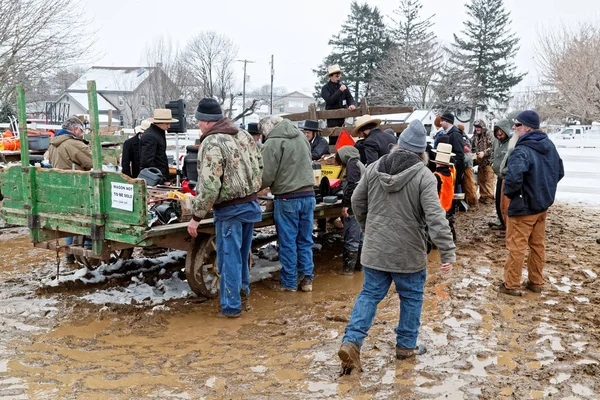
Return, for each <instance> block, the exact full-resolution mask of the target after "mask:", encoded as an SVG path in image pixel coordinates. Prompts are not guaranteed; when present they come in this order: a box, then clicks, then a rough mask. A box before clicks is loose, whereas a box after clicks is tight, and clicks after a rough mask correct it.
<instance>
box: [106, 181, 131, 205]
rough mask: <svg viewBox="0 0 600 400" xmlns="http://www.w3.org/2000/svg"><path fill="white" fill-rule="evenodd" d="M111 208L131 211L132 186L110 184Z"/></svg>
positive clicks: (127, 184)
mask: <svg viewBox="0 0 600 400" xmlns="http://www.w3.org/2000/svg"><path fill="white" fill-rule="evenodd" d="M110 184H111V188H112V190H111V197H112V208H118V209H120V210H125V211H133V185H131V184H129V183H117V182H111V183H110Z"/></svg>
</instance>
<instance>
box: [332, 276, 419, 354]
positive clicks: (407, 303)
mask: <svg viewBox="0 0 600 400" xmlns="http://www.w3.org/2000/svg"><path fill="white" fill-rule="evenodd" d="M363 271H364V274H365V280H364V282H363V288H362V291H361V292H360V294H359V295H358V298H357V299H356V303H354V308H353V309H352V315H351V316H350V322H349V323H348V326H346V330H345V334H344V339H342V342H343V343H346V342H352V343H356V344H357V345H358V346H359V347H360V346H362V343H363V341H364V339H365V337H366V336H367V333H368V332H369V329H370V328H371V325H373V320H374V319H375V313H376V312H377V305H378V304H379V302H381V300H383V299H384V298H385V296H386V294H387V292H388V290H389V288H390V285H391V284H392V281H394V284H395V286H396V292H398V295H399V296H400V321H399V322H398V327H397V328H396V347H399V348H402V349H414V348H415V347H417V336H419V326H420V325H421V308H422V306H423V289H424V288H425V278H426V277H427V272H426V270H425V269H423V270H422V271H419V272H415V273H412V274H398V273H391V272H384V271H378V270H376V269H372V268H368V267H363Z"/></svg>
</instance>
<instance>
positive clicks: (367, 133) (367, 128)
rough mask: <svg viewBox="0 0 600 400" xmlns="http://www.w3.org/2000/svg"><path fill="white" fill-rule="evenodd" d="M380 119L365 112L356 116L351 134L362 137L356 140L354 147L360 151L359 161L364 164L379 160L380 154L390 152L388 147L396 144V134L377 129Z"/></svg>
mask: <svg viewBox="0 0 600 400" xmlns="http://www.w3.org/2000/svg"><path fill="white" fill-rule="evenodd" d="M380 123H381V120H380V119H377V118H372V117H371V116H370V115H368V114H365V115H363V116H362V117H360V118H358V119H357V120H356V123H355V127H354V129H353V130H352V136H357V135H358V136H359V137H361V138H362V137H364V139H363V140H359V141H358V142H356V145H355V146H354V147H356V148H357V149H358V152H359V153H360V161H361V162H362V163H363V164H364V165H369V164H372V163H374V162H375V161H377V160H379V159H380V158H381V157H382V156H384V155H386V154H388V153H389V152H390V148H391V147H392V146H393V145H395V144H396V136H394V135H392V134H390V133H388V132H385V131H382V130H381V129H379V128H378V127H379V124H380Z"/></svg>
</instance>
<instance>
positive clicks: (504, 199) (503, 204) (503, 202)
mask: <svg viewBox="0 0 600 400" xmlns="http://www.w3.org/2000/svg"><path fill="white" fill-rule="evenodd" d="M500 192H501V193H502V196H501V197H500V212H501V213H502V221H504V225H505V226H506V224H507V221H508V206H509V205H510V199H509V198H508V196H506V195H505V194H504V179H503V180H502V188H501V189H500Z"/></svg>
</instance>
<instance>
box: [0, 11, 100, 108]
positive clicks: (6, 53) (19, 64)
mask: <svg viewBox="0 0 600 400" xmlns="http://www.w3.org/2000/svg"><path fill="white" fill-rule="evenodd" d="M83 10H84V7H83V6H82V5H81V4H79V2H78V1H77V0H0V102H7V101H9V99H10V98H11V96H12V95H13V94H14V88H15V86H16V85H17V84H18V83H29V84H37V83H38V81H39V79H40V78H43V77H47V76H48V75H51V74H52V73H53V72H54V71H55V70H56V69H58V68H66V67H70V66H73V65H75V64H76V63H77V62H79V61H80V58H81V57H82V56H83V55H85V54H86V52H87V51H88V50H89V48H90V46H91V43H92V34H90V33H89V32H87V31H86V24H87V21H86V20H85V18H83Z"/></svg>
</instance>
